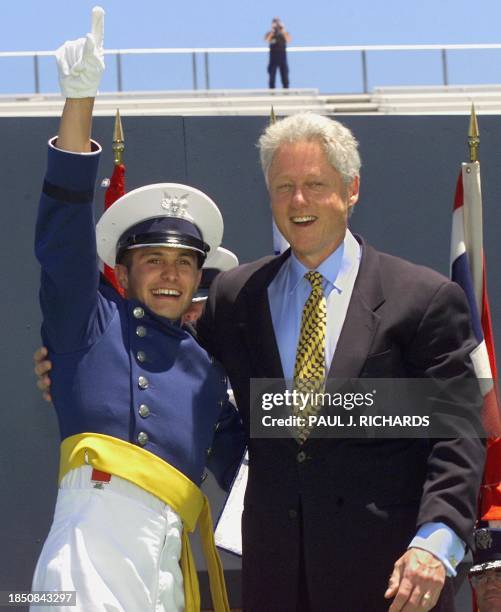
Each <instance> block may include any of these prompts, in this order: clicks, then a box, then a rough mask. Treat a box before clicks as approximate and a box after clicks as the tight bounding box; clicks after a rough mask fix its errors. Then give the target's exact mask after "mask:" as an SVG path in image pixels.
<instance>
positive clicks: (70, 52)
mask: <svg viewBox="0 0 501 612" xmlns="http://www.w3.org/2000/svg"><path fill="white" fill-rule="evenodd" d="M103 39H104V10H103V9H102V8H101V7H100V6H95V7H94V8H93V9H92V31H91V33H90V34H87V36H86V37H85V38H78V39H77V40H68V41H67V42H65V43H64V45H63V46H62V47H59V49H58V50H57V51H56V61H57V69H58V72H59V86H60V87H61V93H62V94H63V96H64V97H65V98H95V97H96V93H97V88H98V87H99V82H100V81H101V75H102V74H103V72H104V49H103Z"/></svg>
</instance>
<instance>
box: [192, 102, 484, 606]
mask: <svg viewBox="0 0 501 612" xmlns="http://www.w3.org/2000/svg"><path fill="white" fill-rule="evenodd" d="M259 145H260V153H261V161H262V166H263V171H264V175H265V180H266V182H267V185H268V188H269V193H270V200H271V207H272V212H273V216H274V219H275V221H276V223H277V226H278V228H279V229H280V231H281V232H282V234H283V235H284V237H285V238H286V239H287V240H288V242H289V243H290V245H291V249H290V250H288V251H287V252H285V253H284V254H283V255H281V256H279V257H275V258H264V259H262V260H259V261H256V262H252V263H250V264H246V265H243V266H240V267H239V268H236V269H234V270H232V271H229V272H227V273H223V274H221V275H220V276H218V277H217V278H216V279H215V281H214V283H213V285H212V287H211V291H210V295H209V299H208V303H207V306H206V308H205V312H204V314H203V315H202V317H201V319H200V320H199V323H198V332H199V338H200V340H201V341H202V343H203V344H204V346H205V347H206V348H207V350H208V351H209V352H210V353H212V354H213V355H214V356H215V357H216V358H217V359H219V360H220V361H221V362H222V363H223V364H224V366H225V368H226V370H227V373H228V375H229V378H230V382H231V385H232V387H233V390H234V393H235V398H236V400H237V403H238V407H239V409H240V411H241V415H242V419H243V421H244V424H245V425H246V426H247V427H250V419H251V411H250V400H249V394H250V380H251V379H253V378H286V379H292V378H293V377H295V376H296V374H295V373H294V372H295V367H296V366H295V361H296V347H297V346H298V342H299V338H300V333H301V322H302V318H303V307H304V306H305V303H306V302H307V300H308V299H309V295H310V292H311V293H313V290H312V288H311V287H310V283H309V281H308V280H307V279H306V278H305V276H304V275H305V274H306V273H307V272H308V271H311V270H315V271H318V272H319V273H320V274H321V275H322V276H321V279H322V288H323V296H322V300H323V304H324V311H325V314H326V326H325V338H324V340H323V343H324V345H325V346H324V354H325V371H326V372H328V376H329V377H330V378H332V377H340V378H343V377H344V378H356V377H368V378H376V377H382V378H434V379H448V380H453V381H454V382H457V383H458V384H459V383H461V382H462V381H464V380H466V379H467V378H468V377H471V376H472V375H473V374H472V365H471V361H470V358H469V355H470V353H471V351H472V350H473V349H474V348H475V341H474V340H473V337H472V334H471V329H470V320H469V319H470V316H469V311H468V306H467V304H466V301H465V299H464V295H463V293H462V291H461V289H460V288H459V287H458V286H457V285H456V284H454V283H452V282H450V281H448V280H447V279H446V278H445V277H442V276H441V275H439V274H437V273H435V272H433V271H432V270H429V269H426V268H423V267H420V266H416V265H413V264H411V263H409V262H406V261H404V260H401V259H398V258H395V257H392V256H390V255H386V254H383V253H380V252H378V251H376V250H374V249H373V248H372V247H371V246H370V245H369V244H367V243H366V242H365V241H363V240H362V239H361V238H359V237H354V236H353V235H352V234H351V232H350V231H349V230H348V218H349V215H350V213H351V211H352V208H353V206H354V205H355V203H356V202H357V199H358V193H359V168H360V159H359V155H358V151H357V142H356V140H355V139H354V137H353V135H352V134H351V133H350V132H349V130H347V129H346V128H345V127H344V126H342V125H341V124H340V123H338V122H336V121H332V120H330V119H328V118H325V117H321V116H318V115H313V114H299V115H295V116H293V117H289V118H287V119H284V120H282V121H279V122H277V123H276V124H274V125H273V126H270V127H269V128H268V129H267V130H266V132H265V133H264V134H263V136H262V137H261V139H260V143H259ZM304 316H306V315H304ZM470 410H471V414H470V418H471V419H472V420H473V421H477V419H478V415H477V414H476V411H477V410H478V404H476V403H475V402H472V405H471V406H470ZM483 461H484V448H483V444H482V442H481V441H480V440H478V439H474V438H473V437H470V438H462V439H459V438H458V439H441V440H427V439H426V440H424V439H377V440H367V439H365V440H364V439H351V440H350V439H343V440H333V439H313V438H306V440H305V441H304V443H298V441H297V440H295V439H292V438H291V439H274V440H270V439H257V438H254V439H252V438H251V439H250V441H249V480H248V485H247V491H246V496H245V508H244V515H243V519H242V537H243V600H244V609H245V610H248V611H252V612H263V611H268V610H269V611H273V612H276V611H284V612H285V611H287V612H296V611H297V612H308V611H310V610H311V611H315V612H316V611H318V612H324V611H327V610H334V611H337V612H376V611H380V610H381V611H382V610H387V609H388V606H390V603H391V607H390V610H391V612H397V611H403V612H409V611H411V610H430V609H432V608H434V607H435V606H436V608H435V609H437V610H439V609H440V610H452V609H453V606H454V604H453V593H452V585H451V580H450V579H446V576H454V575H455V574H456V570H455V568H456V566H457V564H458V563H459V562H460V561H461V559H462V557H463V555H464V552H465V547H466V546H469V545H470V544H471V534H472V531H473V522H474V517H475V509H476V496H477V491H478V487H479V482H480V476H481V473H482V467H483ZM444 585H445V586H444ZM391 599H393V602H390V601H389V600H391Z"/></svg>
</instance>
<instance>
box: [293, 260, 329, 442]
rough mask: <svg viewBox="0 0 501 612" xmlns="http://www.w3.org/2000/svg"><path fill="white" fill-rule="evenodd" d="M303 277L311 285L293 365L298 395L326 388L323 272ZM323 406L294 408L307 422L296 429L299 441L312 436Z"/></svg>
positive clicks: (312, 405) (314, 405) (313, 403)
mask: <svg viewBox="0 0 501 612" xmlns="http://www.w3.org/2000/svg"><path fill="white" fill-rule="evenodd" d="M304 278H306V280H308V281H309V283H310V284H311V293H310V295H309V297H308V299H307V300H306V303H305V305H304V308H303V316H302V319H301V331H300V334H299V342H298V345H297V351H296V362H295V364H294V388H295V389H296V390H297V391H299V393H303V394H305V393H311V394H316V393H323V391H324V388H325V335H326V328H327V304H326V299H325V295H324V290H323V277H322V275H321V274H320V272H316V271H310V272H307V273H306V274H305V275H304ZM321 407H322V406H321V404H320V405H317V402H315V401H310V402H308V404H307V405H306V407H305V408H304V409H303V410H300V409H299V407H298V406H295V407H294V415H295V416H298V417H301V418H302V419H305V423H304V425H302V426H298V427H297V432H298V442H299V443H303V442H304V441H305V440H306V439H307V437H308V435H309V433H310V428H309V427H308V417H309V416H311V415H314V414H316V412H318V410H319V409H320V408H321Z"/></svg>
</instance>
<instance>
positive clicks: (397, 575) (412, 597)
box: [384, 548, 446, 612]
mask: <svg viewBox="0 0 501 612" xmlns="http://www.w3.org/2000/svg"><path fill="white" fill-rule="evenodd" d="M445 576H446V571H445V567H444V564H443V563H442V562H441V561H440V560H439V559H437V557H435V556H434V555H432V554H431V553H429V552H428V551H426V550H422V549H420V548H409V550H407V551H406V552H405V554H403V555H402V556H401V557H400V559H398V560H397V562H396V563H395V565H394V567H393V573H392V574H391V576H390V580H389V585H388V589H387V590H386V593H385V594H384V596H385V598H386V599H391V598H392V597H394V600H393V602H392V604H391V606H390V608H389V611H388V612H422V611H424V610H431V609H432V608H433V607H434V606H435V604H436V603H437V600H438V598H439V597H440V593H441V591H442V588H443V586H444V583H445Z"/></svg>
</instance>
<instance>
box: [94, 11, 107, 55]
mask: <svg viewBox="0 0 501 612" xmlns="http://www.w3.org/2000/svg"><path fill="white" fill-rule="evenodd" d="M91 34H92V37H93V39H94V44H95V45H96V48H97V49H102V48H103V43H104V9H103V8H102V7H100V6H95V7H94V8H93V9H92V29H91Z"/></svg>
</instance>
